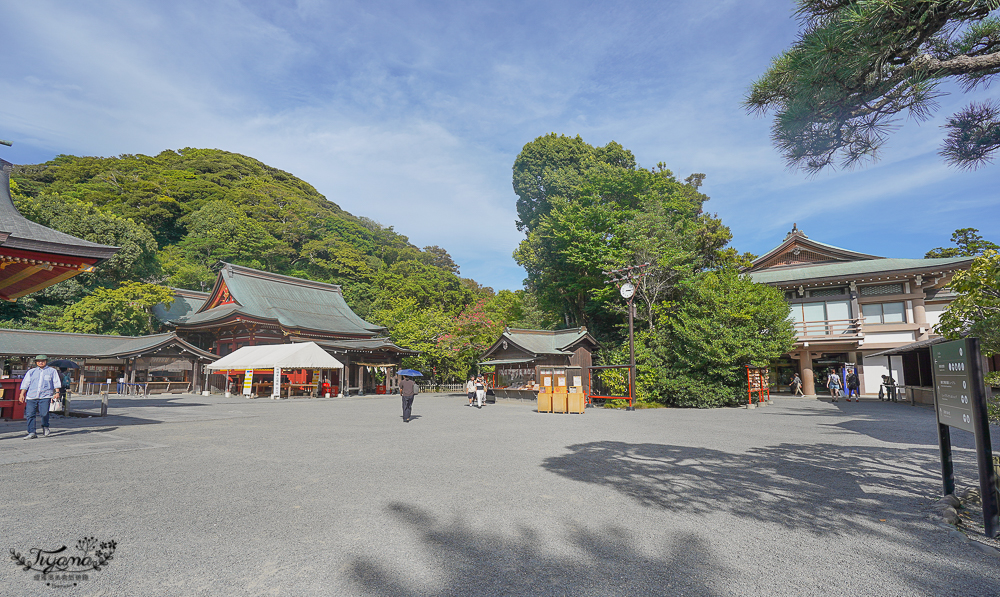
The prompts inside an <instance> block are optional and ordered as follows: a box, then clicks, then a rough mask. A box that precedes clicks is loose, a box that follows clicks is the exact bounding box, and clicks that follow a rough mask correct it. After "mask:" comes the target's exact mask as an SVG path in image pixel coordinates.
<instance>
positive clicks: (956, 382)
mask: <svg viewBox="0 0 1000 597" xmlns="http://www.w3.org/2000/svg"><path fill="white" fill-rule="evenodd" d="M931 354H932V355H933V358H934V407H935V409H936V410H937V419H938V423H941V424H942V425H949V426H951V427H957V428H958V429H962V430H963V431H968V432H969V433H975V432H976V431H975V429H974V427H973V425H972V390H973V387H972V385H973V383H974V382H973V380H972V377H971V375H970V373H971V367H970V365H969V351H968V347H967V346H966V345H965V341H964V340H956V341H954V342H945V343H944V344H938V345H936V346H933V347H931Z"/></svg>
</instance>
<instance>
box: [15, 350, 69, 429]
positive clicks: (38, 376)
mask: <svg viewBox="0 0 1000 597" xmlns="http://www.w3.org/2000/svg"><path fill="white" fill-rule="evenodd" d="M48 362H49V357H47V356H46V355H44V354H40V355H38V356H37V357H35V368H34V369H32V370H31V371H28V372H27V373H26V374H25V375H24V379H23V380H22V381H21V396H20V398H19V399H20V401H21V402H25V399H27V401H26V404H25V405H24V418H25V419H27V420H28V435H27V436H25V438H24V439H35V438H36V437H38V435H37V434H36V433H35V419H36V418H37V417H38V416H39V415H41V417H42V435H49V401H50V400H52V397H53V396H54V395H55V393H56V390H58V389H59V388H61V387H62V382H61V381H60V380H59V372H58V371H56V370H55V369H53V368H52V367H48V366H47V364H48Z"/></svg>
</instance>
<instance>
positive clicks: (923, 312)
mask: <svg viewBox="0 0 1000 597" xmlns="http://www.w3.org/2000/svg"><path fill="white" fill-rule="evenodd" d="M913 323H916V324H919V325H920V327H921V328H923V332H922V333H921V332H920V331H919V330H918V331H917V340H926V339H927V338H928V337H929V336H930V329H929V328H930V326H928V325H927V307H926V305H925V304H924V299H922V298H919V299H913Z"/></svg>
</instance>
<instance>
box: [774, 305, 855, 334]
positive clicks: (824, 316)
mask: <svg viewBox="0 0 1000 597" xmlns="http://www.w3.org/2000/svg"><path fill="white" fill-rule="evenodd" d="M850 318H851V302H850V301H846V300H840V301H822V302H815V303H798V304H795V305H792V309H791V313H790V314H789V319H791V320H792V324H793V325H794V326H795V329H796V330H797V331H798V332H799V334H800V335H805V336H825V335H828V334H845V333H849V332H850V329H851V325H850Z"/></svg>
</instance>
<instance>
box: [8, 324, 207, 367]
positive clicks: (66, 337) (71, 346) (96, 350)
mask: <svg viewBox="0 0 1000 597" xmlns="http://www.w3.org/2000/svg"><path fill="white" fill-rule="evenodd" d="M167 346H178V347H180V348H182V349H184V350H186V351H187V352H189V353H191V354H192V355H193V356H198V357H202V358H206V359H210V360H213V361H214V360H215V359H217V358H218V357H217V356H215V355H213V354H211V353H208V352H205V351H204V350H201V349H199V348H196V347H194V346H192V345H191V344H188V343H187V342H185V341H184V340H181V339H180V338H178V337H177V334H175V333H173V332H170V333H167V334H153V335H151V336H106V335H103V334H70V333H66V332H43V331H36V330H0V354H2V355H7V356H25V355H29V356H33V355H36V354H46V355H48V356H50V357H52V358H57V357H65V358H69V359H72V358H95V359H96V358H124V357H134V356H141V355H146V354H149V353H151V352H153V351H155V350H156V349H158V348H161V347H167Z"/></svg>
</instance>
